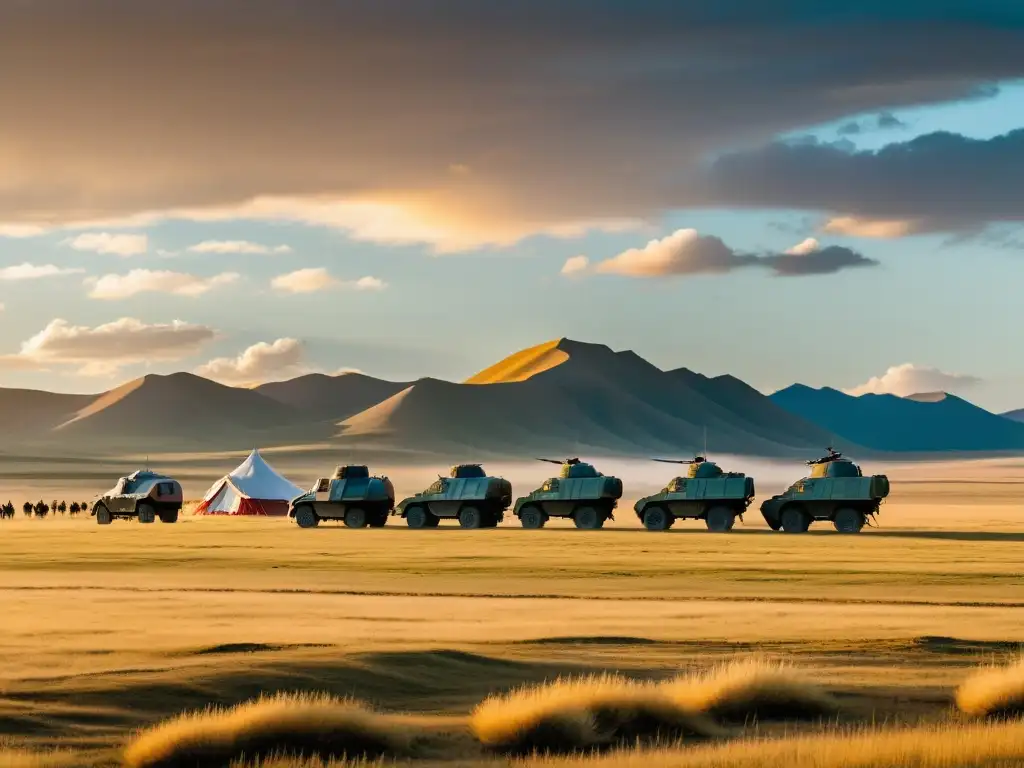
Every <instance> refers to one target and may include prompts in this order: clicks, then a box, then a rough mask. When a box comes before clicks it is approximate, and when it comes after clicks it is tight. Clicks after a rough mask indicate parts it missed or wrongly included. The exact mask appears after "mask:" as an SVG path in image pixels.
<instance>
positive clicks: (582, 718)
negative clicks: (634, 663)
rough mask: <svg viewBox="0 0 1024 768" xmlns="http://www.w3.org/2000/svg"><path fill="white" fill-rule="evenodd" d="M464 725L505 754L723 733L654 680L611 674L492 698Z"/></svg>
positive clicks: (566, 750)
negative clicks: (640, 679) (648, 681)
mask: <svg viewBox="0 0 1024 768" xmlns="http://www.w3.org/2000/svg"><path fill="white" fill-rule="evenodd" d="M469 724H470V728H471V730H472V731H473V734H474V735H475V736H476V738H477V739H478V740H479V741H480V743H481V744H483V745H484V746H485V747H488V748H490V749H494V750H499V751H502V752H506V753H513V754H526V753H530V752H534V751H539V752H572V751H576V750H583V749H593V748H596V747H602V746H607V745H611V744H616V743H623V742H628V741H636V740H640V739H645V740H646V739H658V738H662V739H665V738H667V739H678V738H684V739H685V738H713V737H717V736H723V735H725V732H724V731H723V730H722V729H721V728H720V727H719V726H717V725H715V724H714V723H713V722H712V721H710V720H709V719H707V718H706V717H705V716H704V715H702V714H701V713H699V712H695V711H693V710H691V709H689V708H687V707H686V706H685V705H681V704H680V703H678V702H677V701H674V700H673V699H672V698H671V697H670V696H669V695H668V694H667V692H666V690H665V689H664V688H663V687H662V686H659V685H657V684H656V683H643V682H637V681H634V680H628V679H626V678H623V677H618V676H614V675H603V676H599V677H584V678H578V679H570V680H559V681H556V682H554V683H551V684H547V685H540V686H536V687H528V688H520V689H518V690H514V691H512V692H510V693H508V694H506V695H504V696H492V697H490V698H488V699H486V700H485V701H483V702H482V703H481V704H479V705H478V706H477V707H476V709H474V710H473V713H472V714H471V715H470V720H469Z"/></svg>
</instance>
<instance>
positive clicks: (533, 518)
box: [519, 506, 548, 530]
mask: <svg viewBox="0 0 1024 768" xmlns="http://www.w3.org/2000/svg"><path fill="white" fill-rule="evenodd" d="M547 521H548V520H547V517H546V516H545V515H544V513H543V512H541V511H540V509H538V508H537V507H533V506H530V507H523V508H522V509H521V510H520V511H519V522H520V523H521V524H522V526H523V528H530V529H533V530H536V529H537V528H543V527H544V523H546V522H547Z"/></svg>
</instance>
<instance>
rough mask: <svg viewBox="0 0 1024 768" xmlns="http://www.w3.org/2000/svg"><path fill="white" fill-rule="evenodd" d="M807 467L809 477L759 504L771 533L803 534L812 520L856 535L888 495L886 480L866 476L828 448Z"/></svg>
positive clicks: (881, 477)
mask: <svg viewBox="0 0 1024 768" xmlns="http://www.w3.org/2000/svg"><path fill="white" fill-rule="evenodd" d="M807 464H808V466H810V468H811V474H810V476H809V477H805V478H803V479H801V480H797V481H796V482H795V483H793V485H791V486H790V487H789V488H788V489H787V490H786V491H785V492H783V493H781V494H779V495H777V496H772V497H771V498H770V499H768V500H767V501H765V502H764V503H762V504H761V514H762V515H764V519H765V521H766V522H767V523H768V525H770V526H771V527H772V530H776V531H777V530H779V529H780V528H781V529H782V530H783V531H785V532H786V533H804V532H805V531H806V530H807V529H808V528H809V527H810V525H811V523H812V522H813V521H815V520H831V521H832V525H834V526H835V529H836V530H837V531H839V532H840V533H859V532H860V529H861V528H863V527H864V525H865V523H866V522H867V520H868V518H869V517H871V516H873V515H875V514H876V513H877V512H878V508H879V506H880V505H881V503H882V501H883V500H884V499H885V497H886V496H888V495H889V478H888V477H886V476H885V475H871V476H870V477H865V476H864V475H863V474H861V471H860V467H858V466H857V465H856V464H854V463H853V462H852V461H850V460H849V459H845V458H843V456H842V454H840V453H836V452H835V451H834V450H832V449H831V448H829V449H828V454H827V455H825V456H823V457H822V458H820V459H814V460H813V461H808V462H807Z"/></svg>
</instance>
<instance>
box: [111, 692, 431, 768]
mask: <svg viewBox="0 0 1024 768" xmlns="http://www.w3.org/2000/svg"><path fill="white" fill-rule="evenodd" d="M410 742H411V738H410V735H409V734H408V733H407V732H406V731H405V730H404V729H403V725H402V722H401V721H400V720H398V719H397V718H392V717H388V716H387V715H381V714H378V713H376V712H373V711H371V710H369V709H367V708H366V707H364V706H363V705H362V704H360V703H358V702H355V701H351V700H342V699H336V698H333V697H330V696H309V695H278V696H273V697H265V698H260V699H256V700H255V701H251V702H247V703H245V704H240V705H239V706H237V707H232V708H230V709H208V710H206V711H201V712H194V713H189V714H185V715H182V716H180V717H178V718H175V719H173V720H168V721H166V722H164V723H161V724H159V725H157V726H155V727H153V728H150V729H148V730H145V731H142V732H141V733H140V734H139V735H138V736H137V737H136V738H135V739H134V740H133V741H132V742H131V743H130V744H129V745H128V746H127V747H126V748H125V751H124V762H125V764H126V765H127V766H129V768H175V767H177V766H190V767H191V768H196V767H200V768H201V767H202V766H210V767H211V768H212V767H213V766H218V767H219V766H224V765H227V764H228V763H230V762H231V761H232V760H235V759H239V758H244V759H246V760H252V759H257V758H261V757H267V756H270V755H274V754H282V753H283V754H294V755H309V756H313V755H316V756H321V757H343V756H348V757H361V756H369V757H379V756H383V755H402V754H404V753H405V752H406V751H407V749H408V747H409V744H410Z"/></svg>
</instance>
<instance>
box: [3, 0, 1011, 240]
mask: <svg viewBox="0 0 1024 768" xmlns="http://www.w3.org/2000/svg"><path fill="white" fill-rule="evenodd" d="M172 5H173V7H174V8H183V9H184V10H182V11H181V12H177V13H172V11H171V7H172ZM104 7H105V8H107V9H108V10H109V13H104V14H102V15H98V14H94V13H89V12H87V11H86V10H84V9H83V8H82V7H81V4H77V3H71V2H49V3H4V4H0V71H3V72H4V77H3V78H0V103H2V104H3V105H4V110H5V114H8V113H9V114H14V115H17V116H18V119H17V120H16V121H7V122H6V123H5V125H4V129H3V140H2V143H0V147H2V149H0V153H2V166H3V169H4V181H3V187H2V189H0V221H2V222H5V224H13V225H18V226H31V227H56V226H83V225H89V226H92V227H94V228H95V227H96V226H99V225H98V224H97V223H98V222H118V223H121V224H124V223H125V222H129V223H134V224H140V225H141V223H152V222H155V221H160V220H161V219H163V218H166V217H181V218H187V219H194V220H197V221H207V220H220V219H224V218H232V217H246V218H254V219H264V220H287V221H300V222H306V223H311V224H316V225H323V226H330V227H336V228H339V229H342V230H344V231H346V232H348V233H350V234H352V236H354V237H358V238H361V239H367V240H375V241H380V242H387V243H421V242H422V243H428V244H430V245H432V246H435V247H436V248H438V249H439V250H458V249H462V250H467V249H474V248H479V247H482V246H485V245H495V244H496V245H503V244H507V243H511V242H515V241H517V240H519V239H522V238H524V237H527V236H529V235H531V234H535V233H549V234H552V235H555V236H562V235H566V234H569V235H571V234H573V233H578V232H581V231H584V230H586V229H587V228H589V227H598V228H621V227H623V226H638V225H642V224H645V223H649V222H652V221H653V222H656V221H658V219H659V218H660V217H661V215H662V214H663V213H664V212H665V211H668V210H673V209H678V208H686V207H694V206H714V207H721V206H723V205H725V206H729V205H734V204H735V205H747V204H750V205H758V206H769V207H772V208H774V209H779V208H781V207H783V205H782V204H783V203H784V202H785V200H786V199H787V198H793V199H795V200H796V201H797V202H798V203H799V205H800V206H803V207H807V208H808V209H810V210H815V211H817V210H821V209H822V208H823V207H824V209H826V210H828V211H830V212H835V213H836V214H837V215H858V216H864V217H867V218H879V217H880V216H881V217H883V218H885V216H882V213H883V212H884V211H885V210H886V209H885V207H884V205H883V204H882V203H881V202H880V203H878V204H877V205H875V204H873V203H872V200H871V198H870V196H865V195H864V194H861V193H862V192H864V190H862V189H861V188H860V187H859V186H855V187H854V189H853V190H851V192H850V193H849V196H850V198H852V203H853V204H851V202H850V201H848V200H847V199H846V198H845V197H844V196H843V195H840V194H838V193H837V192H836V191H835V190H840V189H841V188H842V186H843V185H844V184H846V183H847V182H848V181H849V178H848V177H847V176H845V175H844V171H843V170H842V169H839V168H832V167H831V166H825V167H822V168H821V169H820V170H819V173H820V174H821V176H822V177H823V180H822V181H821V183H822V185H823V186H824V187H826V188H827V189H828V190H829V194H828V195H823V196H822V198H821V199H818V198H816V197H815V196H814V195H813V194H809V193H808V190H807V189H804V188H802V187H800V186H798V185H797V183H798V182H799V183H802V182H801V180H800V178H799V177H798V178H797V180H796V182H794V184H791V183H790V181H789V180H788V179H787V178H786V177H785V176H784V175H782V176H779V175H773V176H771V181H772V182H773V183H778V184H779V187H780V193H779V194H778V195H776V194H774V193H773V190H772V188H771V187H770V186H768V185H767V184H766V183H764V182H761V183H759V184H758V185H757V187H756V189H755V190H751V191H745V190H743V189H742V188H739V189H737V188H736V187H735V186H733V185H731V184H728V183H716V184H711V185H708V184H707V182H706V180H705V178H704V174H703V172H702V169H703V168H704V163H705V161H706V160H707V159H708V158H709V157H714V156H717V155H718V154H719V153H721V152H723V151H727V150H731V149H732V148H735V147H757V146H758V145H761V144H764V143H766V142H771V141H772V140H773V138H774V137H775V136H778V135H780V134H785V133H789V132H792V131H794V130H798V129H801V128H804V127H806V126H810V125H818V124H824V123H828V122H833V121H834V122H839V121H843V120H845V119H848V118H850V117H851V116H856V115H865V114H882V113H885V112H887V111H890V110H898V109H899V108H900V107H901V106H904V105H915V106H916V105H921V104H928V103H936V102H944V101H948V100H951V99H959V98H962V97H966V96H969V95H971V94H977V93H981V92H982V90H981V89H982V88H984V87H985V86H988V85H989V84H991V83H993V82H999V81H1008V80H1012V79H1015V78H1018V77H1020V76H1022V75H1024V44H1022V42H1024V20H1022V10H1021V9H1020V7H1019V5H1018V4H1012V3H995V2H986V3H979V2H976V0H943V2H941V3H924V2H915V3H911V4H908V3H903V4H901V3H893V2H887V3H882V2H880V0H866V1H865V2H862V3H857V4H852V3H842V4H836V3H811V2H798V3H781V4H779V3H776V4H766V3H763V2H755V1H754V0H697V1H695V2H688V3H667V2H664V0H600V1H598V2H595V0H562V1H561V2H558V3H551V2H547V1H546V0H521V1H520V2H516V3H481V2H480V1H479V0H441V2H437V3H408V2H399V1H398V0H379V2H374V3H341V2H338V3H325V2H315V0H299V2H297V3H288V4H281V3H274V2H270V1H269V0H220V1H219V2H217V3H201V2H198V0H181V2H178V3H174V4H168V3H165V2H164V3H161V2H156V0H109V2H107V3H105V6H104ZM239 19H244V23H240V22H239ZM965 29H967V30H969V31H968V32H966V33H965ZM43 51H45V52H46V55H45V58H44V57H43V53H42V52H43ZM254 51H257V52H258V55H254V54H253V52H254ZM140 52H144V55H142V54H140ZM467 61H472V62H474V66H472V67H467V66H465V62H467ZM239 62H244V66H241V65H240V64H239ZM695 73H699V76H696V75H695ZM339 92H343V93H344V94H345V98H344V99H339V98H337V94H338V93H339ZM395 93H401V94H402V95H403V96H402V98H401V99H393V98H388V96H387V95H388V94H395ZM57 105H59V109H58V106H57ZM69 114H70V115H74V116H75V136H74V141H69V140H68V136H67V126H66V121H65V120H62V119H61V117H63V116H66V115H69ZM168 126H173V130H169V129H168ZM410 126H415V130H410ZM747 159H752V160H756V157H755V158H747ZM900 162H901V161H900V160H899V158H896V157H893V156H885V157H884V158H883V161H882V163H883V164H884V165H886V166H888V165H890V164H895V165H896V166H899V165H900ZM755 165H756V163H755ZM940 167H941V166H940ZM946 169H947V170H946V173H945V175H944V178H943V184H942V189H947V190H959V189H961V185H960V183H959V181H960V176H961V175H963V176H964V177H965V178H967V179H968V180H969V179H972V178H974V176H978V177H979V178H980V177H981V176H982V175H983V173H982V172H981V171H979V172H977V173H975V172H974V171H972V170H971V169H970V168H969V167H962V166H959V165H956V164H952V165H948V166H946ZM750 172H751V173H752V171H750ZM734 173H735V172H734ZM833 175H835V176H836V178H835V179H834V180H833V179H832V178H831V177H832V176H833ZM755 177H756V174H755ZM794 185H797V186H795V188H794ZM833 187H834V188H835V189H833ZM923 188H926V189H928V190H930V191H931V192H932V193H933V196H935V191H934V185H933V183H932V180H929V182H928V186H927V187H923ZM854 191H856V194H855V193H854ZM1005 191H1006V190H1005V188H1002V189H1001V194H1002V193H1005ZM754 192H756V193H757V194H754ZM726 193H727V194H726ZM949 196H950V197H953V196H954V195H953V194H952V192H950V193H949ZM956 197H958V198H962V199H964V200H969V199H970V197H971V195H970V194H969V193H968V192H965V193H964V194H961V195H956ZM1010 197H1011V199H1013V200H1014V201H1015V199H1016V195H1015V194H1013V195H1010ZM833 198H835V199H833ZM914 200H915V198H913V197H911V198H910V201H908V202H907V203H906V204H905V205H903V206H900V208H907V209H910V208H913V207H915V205H914V204H913V201H914ZM916 202H917V204H918V205H919V207H921V208H927V207H928V206H927V205H926V204H927V203H928V202H929V200H928V199H927V198H922V197H921V196H920V195H919V196H918V197H917V198H916ZM1008 207H1009V203H1008V202H1006V201H1005V200H1004V201H1003V204H1002V205H1001V206H1000V208H999V209H996V210H995V211H994V212H993V213H992V214H985V213H984V212H985V210H986V208H985V206H984V205H983V204H981V203H979V204H978V205H977V206H976V208H977V211H978V212H981V214H980V215H1000V212H1001V211H1004V210H1006V209H1007V208H1008ZM876 209H877V210H876ZM912 213H913V217H914V218H917V217H919V216H921V215H925V216H927V215H930V214H929V213H928V212H927V211H925V212H924V213H919V212H917V211H913V212H912ZM891 216H898V217H900V218H902V217H904V213H903V212H902V211H900V210H899V209H898V210H897V212H895V213H893V214H891ZM891 216H890V217H891ZM908 216H909V214H908ZM104 226H108V227H110V228H113V224H106V225H104Z"/></svg>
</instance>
